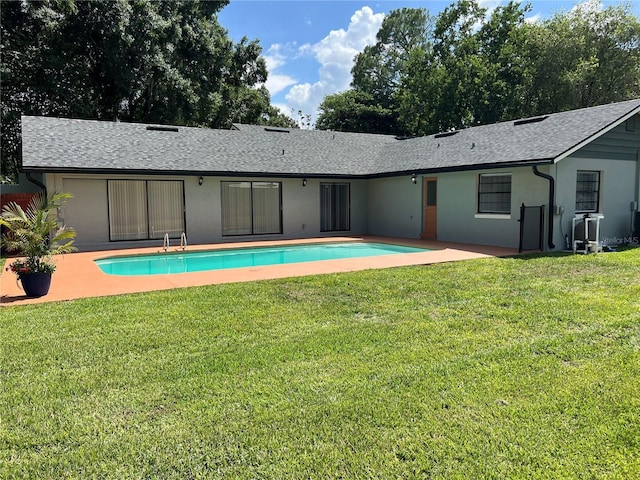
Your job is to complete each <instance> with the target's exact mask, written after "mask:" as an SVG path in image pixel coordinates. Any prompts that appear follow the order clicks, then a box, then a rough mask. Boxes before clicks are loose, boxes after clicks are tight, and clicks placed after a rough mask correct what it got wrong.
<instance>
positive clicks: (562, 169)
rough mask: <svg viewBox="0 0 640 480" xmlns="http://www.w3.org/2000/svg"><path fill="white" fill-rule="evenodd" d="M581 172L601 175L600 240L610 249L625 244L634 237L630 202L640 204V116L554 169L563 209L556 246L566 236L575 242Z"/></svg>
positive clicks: (558, 224)
mask: <svg viewBox="0 0 640 480" xmlns="http://www.w3.org/2000/svg"><path fill="white" fill-rule="evenodd" d="M578 170H593V171H599V172H601V175H600V182H601V185H600V211H599V213H601V214H602V215H604V219H603V220H602V221H601V224H600V227H601V240H603V241H605V242H606V243H609V244H611V245H614V244H617V243H626V241H627V240H628V239H629V238H630V237H631V236H632V233H633V231H632V229H631V227H632V218H633V216H634V212H633V210H632V208H631V202H638V201H640V116H639V115H636V118H635V119H632V120H631V121H628V122H625V123H622V124H620V125H618V126H617V127H615V128H613V129H612V130H611V131H609V132H607V133H605V134H604V135H602V136H601V137H599V138H597V139H596V140H594V141H593V142H591V143H590V144H588V145H586V146H585V147H583V148H581V149H580V150H578V151H577V152H575V153H573V154H572V155H571V156H569V157H567V158H565V159H563V160H561V161H560V162H558V164H557V165H556V166H555V177H556V183H557V195H556V203H557V204H558V205H562V206H563V207H564V212H563V214H562V216H561V217H557V218H556V231H555V241H556V244H560V245H563V244H564V238H563V237H564V234H567V235H568V236H569V239H570V240H572V234H573V232H572V231H571V227H572V219H573V217H574V215H575V192H576V178H577V171H578ZM636 208H637V207H636Z"/></svg>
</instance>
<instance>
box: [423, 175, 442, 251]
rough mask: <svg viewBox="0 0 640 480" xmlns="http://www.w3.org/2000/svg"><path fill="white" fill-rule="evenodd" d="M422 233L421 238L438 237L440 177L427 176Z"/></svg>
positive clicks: (425, 180) (433, 238) (432, 238)
mask: <svg viewBox="0 0 640 480" xmlns="http://www.w3.org/2000/svg"><path fill="white" fill-rule="evenodd" d="M422 202H423V212H422V234H421V235H420V238H424V239H425V240H436V239H437V238H438V179H437V178H436V177H426V178H425V179H424V192H423V195H422Z"/></svg>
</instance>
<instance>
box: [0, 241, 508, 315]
mask: <svg viewBox="0 0 640 480" xmlns="http://www.w3.org/2000/svg"><path fill="white" fill-rule="evenodd" d="M346 241H369V242H383V243H393V244H396V245H408V246H416V247H422V248H429V249H432V250H431V251H428V252H420V253H402V254H394V255H381V256H377V257H366V258H353V259H341V260H322V261H317V262H307V263H292V264H288V265H268V266H263V267H246V268H234V269H227V270H211V271H206V272H193V273H176V274H170V275H147V276H144V277H139V276H130V277H127V276H115V275H107V274H105V273H103V272H102V270H100V268H99V267H98V266H97V265H96V263H95V261H94V260H97V259H99V258H106V257H114V256H119V255H139V254H147V255H148V254H152V253H158V252H162V249H161V248H159V247H152V248H136V249H127V250H102V251H93V252H76V253H71V254H67V255H64V256H60V257H56V263H57V265H58V268H57V270H56V272H55V273H54V275H53V278H52V280H51V289H50V290H49V294H48V295H46V296H44V297H40V298H28V297H26V296H25V294H24V292H23V291H22V288H21V287H20V286H19V284H18V282H17V281H16V276H15V275H14V274H13V273H12V272H10V271H7V270H6V268H7V267H8V265H9V264H10V263H11V262H12V261H13V260H12V259H7V260H6V262H5V270H4V271H2V274H1V275H0V292H1V297H0V303H1V304H2V305H3V306H6V305H25V304H31V303H42V302H56V301H61V300H74V299H78V298H87V297H102V296H109V295H121V294H126V293H140V292H150V291H154V290H170V289H173V288H183V287H195V286H202V285H214V284H220V283H235V282H250V281H255V280H268V279H275V278H285V277H301V276H306V275H318V274H326V273H338V272H354V271H358V270H368V269H374V268H390V267H401V266H408V265H428V264H432V263H442V262H453V261H458V260H470V259H474V258H483V257H506V256H510V255H516V254H517V253H518V251H517V250H516V249H513V248H502V247H491V246H484V245H468V244H460V243H446V242H436V241H426V240H413V239H406V238H389V237H373V236H366V237H323V238H305V239H298V240H278V241H257V242H253V241H252V242H240V243H222V244H215V245H189V246H188V247H187V252H193V251H197V250H218V249H229V248H242V247H245V248H246V247H266V246H272V245H295V244H303V243H325V242H346ZM169 251H170V252H175V251H179V248H176V247H171V248H170V249H169Z"/></svg>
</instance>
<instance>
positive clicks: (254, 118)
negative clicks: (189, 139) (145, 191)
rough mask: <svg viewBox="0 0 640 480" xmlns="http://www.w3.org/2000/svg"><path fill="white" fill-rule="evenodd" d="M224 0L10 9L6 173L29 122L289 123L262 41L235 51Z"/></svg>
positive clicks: (54, 0)
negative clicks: (274, 100) (275, 101)
mask: <svg viewBox="0 0 640 480" xmlns="http://www.w3.org/2000/svg"><path fill="white" fill-rule="evenodd" d="M227 3H228V1H227V0H225V1H186V0H183V1H172V2H153V1H149V0H113V1H110V2H102V1H75V2H74V1H64V0H45V1H32V0H25V1H20V2H14V1H5V0H3V1H2V4H1V7H2V8H1V9H0V14H1V21H0V26H1V28H2V38H1V40H0V49H1V50H0V53H1V54H2V64H1V66H0V68H1V70H0V73H1V74H2V85H1V88H2V90H1V104H0V108H1V110H0V114H1V117H2V118H1V119H2V130H1V140H2V169H3V173H5V174H10V175H12V176H14V175H15V173H16V172H17V169H18V162H19V158H20V148H19V145H20V137H19V131H20V129H19V120H20V115H21V114H25V115H57V116H62V117H77V118H89V119H99V120H113V121H115V120H123V121H132V122H149V123H170V124H177V125H193V126H208V127H213V128H223V127H229V126H230V125H231V123H232V122H244V123H261V122H263V123H264V122H269V121H271V119H273V120H274V121H276V122H282V121H283V119H282V118H280V117H279V115H278V114H277V112H276V111H274V109H273V107H271V105H270V98H269V93H268V91H267V90H266V89H265V88H264V87H261V85H263V84H264V82H265V81H266V79H267V68H266V63H265V61H264V59H263V58H262V57H261V47H260V44H259V42H258V41H257V40H251V41H250V40H248V39H247V38H243V39H242V40H241V41H240V42H238V43H237V44H234V43H233V42H232V41H231V40H230V39H229V38H228V36H227V32H226V30H225V29H224V28H222V26H221V25H220V24H219V23H218V20H217V13H218V12H219V11H220V9H222V8H223V7H224V6H225V5H226V4H227Z"/></svg>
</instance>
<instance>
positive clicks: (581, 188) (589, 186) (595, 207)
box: [576, 170, 600, 213]
mask: <svg viewBox="0 0 640 480" xmlns="http://www.w3.org/2000/svg"><path fill="white" fill-rule="evenodd" d="M599 208H600V172H593V171H586V170H578V173H577V178H576V213H590V212H597V211H599Z"/></svg>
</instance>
